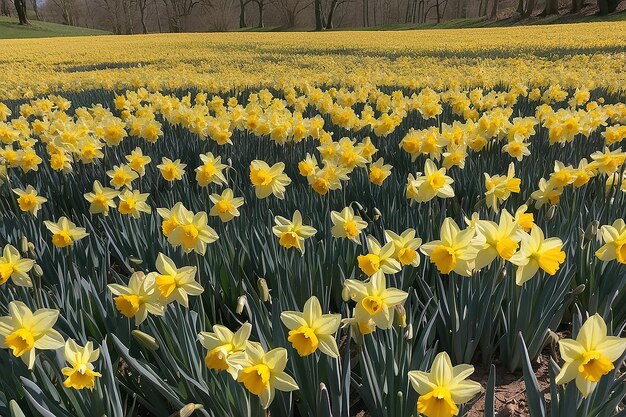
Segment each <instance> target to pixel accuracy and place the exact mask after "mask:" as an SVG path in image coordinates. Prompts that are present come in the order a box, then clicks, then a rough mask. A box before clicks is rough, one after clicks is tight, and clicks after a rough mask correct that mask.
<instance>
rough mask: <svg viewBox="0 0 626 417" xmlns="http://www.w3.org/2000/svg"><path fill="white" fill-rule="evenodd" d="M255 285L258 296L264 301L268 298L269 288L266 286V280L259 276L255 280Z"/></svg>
mask: <svg viewBox="0 0 626 417" xmlns="http://www.w3.org/2000/svg"><path fill="white" fill-rule="evenodd" d="M256 283H257V286H258V287H259V296H260V297H261V301H263V302H266V301H269V300H270V289H269V287H268V286H267V281H266V280H265V278H259V279H257V281H256Z"/></svg>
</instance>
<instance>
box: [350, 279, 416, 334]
mask: <svg viewBox="0 0 626 417" xmlns="http://www.w3.org/2000/svg"><path fill="white" fill-rule="evenodd" d="M344 285H345V286H346V287H347V288H348V290H349V291H350V296H351V298H352V299H353V300H354V301H356V303H357V305H356V310H355V314H354V318H355V319H356V320H357V322H358V323H367V322H368V321H369V320H370V319H371V320H373V321H374V323H376V326H377V327H379V328H381V329H389V328H391V325H392V324H393V317H394V313H395V309H394V307H395V306H396V305H399V304H403V303H404V300H406V298H407V296H408V294H407V293H406V292H404V291H402V290H399V289H397V288H392V287H390V288H387V279H386V278H385V275H384V274H374V275H372V277H371V278H370V280H369V282H367V283H363V282H361V281H357V280H354V279H347V280H345V282H344Z"/></svg>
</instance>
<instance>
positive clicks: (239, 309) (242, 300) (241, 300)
mask: <svg viewBox="0 0 626 417" xmlns="http://www.w3.org/2000/svg"><path fill="white" fill-rule="evenodd" d="M246 304H248V298H247V297H246V296H245V295H241V296H239V298H237V307H236V308H235V313H237V314H241V313H243V309H244V308H245V307H246Z"/></svg>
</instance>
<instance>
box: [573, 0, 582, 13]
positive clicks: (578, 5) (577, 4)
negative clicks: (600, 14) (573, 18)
mask: <svg viewBox="0 0 626 417" xmlns="http://www.w3.org/2000/svg"><path fill="white" fill-rule="evenodd" d="M582 8H583V1H582V0H572V7H571V9H570V13H578V12H579V11H580V10H581V9H582Z"/></svg>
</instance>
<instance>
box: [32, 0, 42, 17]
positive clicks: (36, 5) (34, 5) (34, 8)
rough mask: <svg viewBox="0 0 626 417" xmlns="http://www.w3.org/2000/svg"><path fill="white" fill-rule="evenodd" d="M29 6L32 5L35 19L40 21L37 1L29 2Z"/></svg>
mask: <svg viewBox="0 0 626 417" xmlns="http://www.w3.org/2000/svg"><path fill="white" fill-rule="evenodd" d="M30 4H32V5H33V11H34V12H35V19H37V20H41V16H39V5H38V4H37V0H30Z"/></svg>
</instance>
